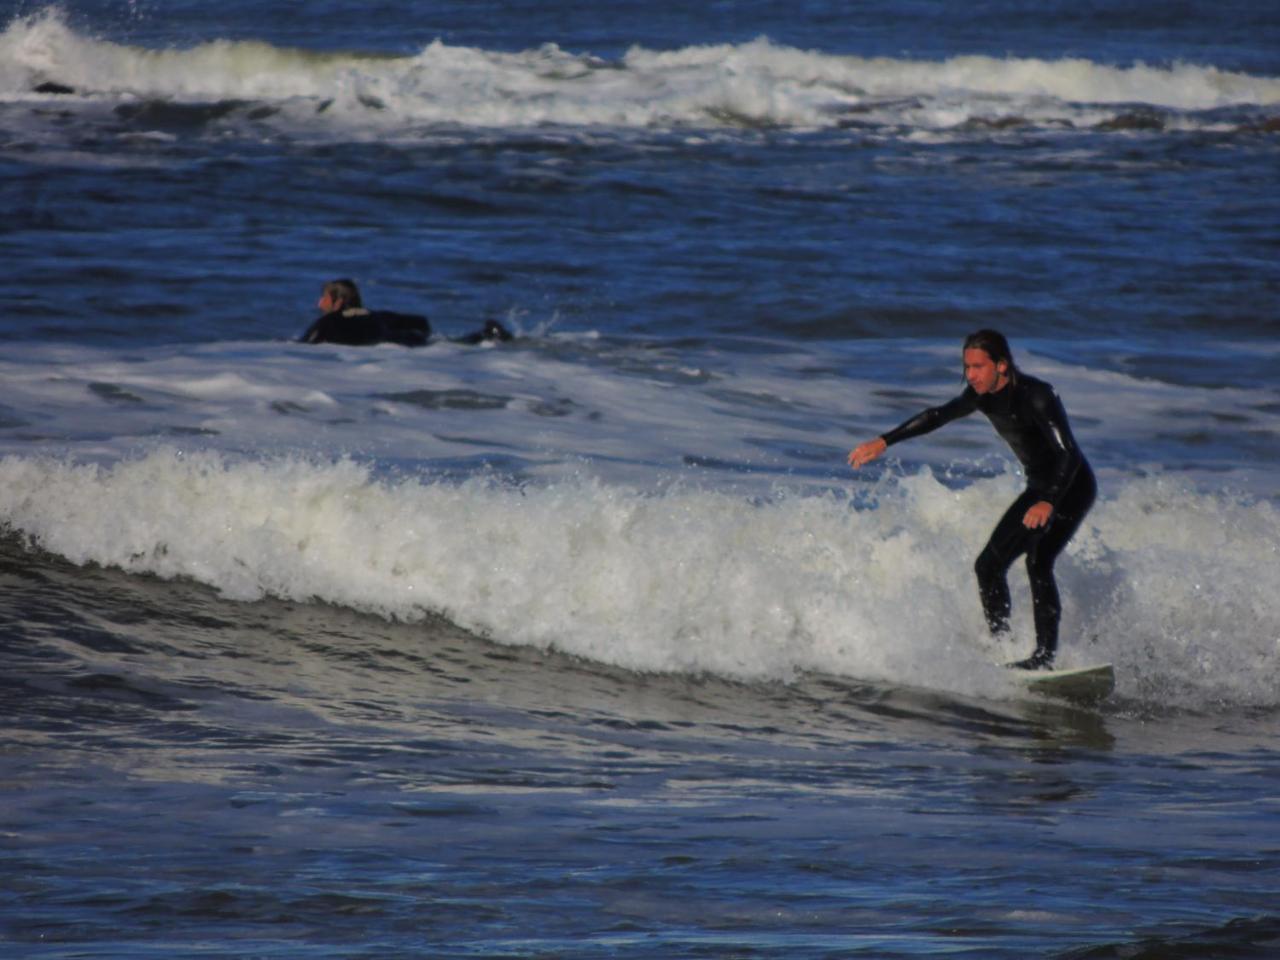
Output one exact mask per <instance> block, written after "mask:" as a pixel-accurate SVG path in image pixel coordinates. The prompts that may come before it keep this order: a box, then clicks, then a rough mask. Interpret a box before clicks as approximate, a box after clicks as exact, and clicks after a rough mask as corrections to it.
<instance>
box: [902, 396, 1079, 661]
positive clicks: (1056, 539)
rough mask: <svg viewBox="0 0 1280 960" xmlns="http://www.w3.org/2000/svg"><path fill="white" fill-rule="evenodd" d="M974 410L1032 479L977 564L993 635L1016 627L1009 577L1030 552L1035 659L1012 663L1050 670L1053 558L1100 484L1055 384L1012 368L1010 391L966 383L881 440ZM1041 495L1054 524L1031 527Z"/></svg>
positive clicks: (1054, 630) (1054, 624)
mask: <svg viewBox="0 0 1280 960" xmlns="http://www.w3.org/2000/svg"><path fill="white" fill-rule="evenodd" d="M975 410H981V411H982V412H983V413H984V414H986V416H987V419H988V420H990V421H991V425H992V426H993V427H995V428H996V432H997V433H999V434H1000V436H1001V437H1003V438H1004V441H1005V443H1007V444H1009V447H1010V449H1011V450H1013V454H1014V456H1016V457H1017V458H1018V460H1019V461H1020V462H1021V463H1022V467H1023V470H1024V471H1025V472H1026V476H1027V488H1026V490H1024V491H1023V492H1022V494H1021V495H1020V496H1019V497H1018V499H1016V500H1015V501H1014V502H1013V503H1012V504H1011V505H1010V506H1009V509H1008V510H1006V511H1005V514H1004V516H1003V517H1001V518H1000V522H999V523H998V524H996V528H995V530H994V531H993V532H992V534H991V539H990V540H989V541H987V545H986V547H985V548H984V549H983V551H982V553H981V554H980V555H979V557H978V560H977V563H975V564H974V571H975V572H976V573H977V575H978V592H979V594H980V596H981V597H982V611H983V613H984V614H985V615H986V618H987V625H988V626H989V627H990V628H991V632H992V633H993V634H1000V633H1005V632H1007V631H1008V630H1009V613H1010V610H1011V604H1010V600H1009V584H1008V581H1007V579H1006V574H1007V573H1008V570H1009V567H1010V566H1011V565H1012V564H1013V561H1014V560H1016V559H1017V558H1018V557H1019V556H1020V555H1021V554H1023V553H1025V554H1026V555H1027V576H1028V578H1029V579H1030V581H1031V605H1032V610H1033V611H1034V616H1035V624H1036V650H1035V653H1034V654H1032V655H1031V657H1030V658H1029V659H1027V660H1023V661H1021V662H1019V663H1017V664H1013V666H1019V667H1026V668H1030V669H1039V668H1043V667H1048V666H1049V665H1050V664H1051V663H1053V657H1054V654H1055V653H1056V652H1057V649H1058V623H1059V621H1060V620H1061V619H1062V603H1061V601H1060V599H1059V597H1058V585H1057V583H1056V582H1055V581H1054V578H1053V563H1054V561H1055V560H1057V559H1058V554H1059V553H1061V552H1062V548H1063V547H1065V546H1066V545H1067V541H1068V540H1070V539H1071V536H1072V534H1074V533H1075V532H1076V530H1077V528H1079V526H1080V522H1081V521H1082V520H1083V519H1084V516H1085V514H1086V513H1088V512H1089V508H1090V507H1091V506H1093V500H1094V497H1095V496H1096V495H1097V491H1098V488H1097V483H1096V481H1095V480H1094V476H1093V471H1092V470H1091V469H1090V468H1089V463H1088V461H1087V460H1085V458H1084V454H1083V453H1081V452H1080V448H1079V447H1078V446H1076V441H1075V438H1074V437H1073V436H1072V435H1071V428H1070V426H1068V424H1067V413H1066V411H1065V410H1064V409H1063V408H1062V402H1061V401H1060V400H1059V399H1058V395H1057V394H1056V393H1055V392H1054V390H1053V387H1051V386H1049V384H1047V383H1045V382H1044V381H1043V380H1037V379H1036V378H1035V377H1030V376H1027V375H1026V374H1025V373H1021V372H1018V371H1014V372H1013V374H1012V376H1011V378H1010V380H1009V382H1008V384H1006V385H1005V387H1004V388H1003V389H1001V390H997V391H995V392H994V393H986V394H979V393H978V392H977V391H976V390H974V389H973V387H965V389H964V392H963V393H962V394H960V396H958V397H956V398H955V399H954V400H952V401H950V402H949V403H945V404H943V405H942V406H940V407H931V408H929V409H928V410H925V411H923V412H921V413H919V414H917V415H916V416H914V417H912V418H911V419H910V420H908V421H907V422H906V423H904V424H902V425H901V426H898V427H895V428H894V429H893V430H890V431H889V432H888V433H886V434H884V436H883V438H882V439H883V440H884V442H885V443H886V444H887V445H889V446H892V445H893V444H895V443H898V442H900V441H902V440H907V439H909V438H911V437H918V436H920V435H921V434H925V433H929V432H931V431H933V430H937V429H938V428H939V427H941V426H943V425H944V424H947V423H950V422H951V421H953V420H958V419H959V418H961V417H967V416H968V415H969V414H971V413H973V412H974V411H975ZM1042 500H1044V501H1047V502H1048V503H1049V504H1051V505H1052V507H1053V513H1052V514H1051V515H1050V517H1049V522H1048V523H1047V524H1046V525H1045V526H1043V527H1040V528H1038V529H1034V530H1032V529H1028V528H1027V527H1026V526H1024V525H1023V522H1022V519H1023V517H1024V516H1025V515H1026V512H1027V510H1028V509H1029V508H1030V507H1031V506H1032V505H1033V504H1036V503H1039V502H1040V501H1042Z"/></svg>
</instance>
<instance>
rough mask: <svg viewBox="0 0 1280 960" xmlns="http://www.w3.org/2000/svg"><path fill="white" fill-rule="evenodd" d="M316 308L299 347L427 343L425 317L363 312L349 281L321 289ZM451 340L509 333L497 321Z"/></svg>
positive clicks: (483, 338) (482, 339) (491, 337)
mask: <svg viewBox="0 0 1280 960" xmlns="http://www.w3.org/2000/svg"><path fill="white" fill-rule="evenodd" d="M316 306H317V307H318V308H319V309H320V312H321V316H319V317H318V318H317V319H316V321H315V322H314V323H312V324H311V326H310V327H308V328H307V332H306V333H304V334H303V335H302V336H301V337H300V338H299V339H300V340H301V342H302V343H340V344H345V345H347V346H353V347H364V346H370V345H372V344H375V343H398V344H400V345H401V346H403V347H422V346H426V344H427V343H428V342H429V341H430V340H431V324H430V322H429V321H428V320H427V318H426V317H424V316H421V315H419V314H415V313H395V312H393V311H391V310H369V309H366V307H365V306H364V303H363V302H362V300H361V298H360V290H359V288H357V287H356V285H355V282H354V281H353V280H346V279H343V280H330V281H329V282H328V283H326V284H325V285H324V287H322V288H321V291H320V299H319V301H318V302H317V303H316ZM453 339H454V342H456V343H467V344H473V345H474V344H479V343H487V342H490V341H506V340H510V339H511V332H510V331H509V330H507V328H506V327H504V326H503V325H502V324H500V323H499V322H498V321H497V320H486V321H485V324H484V326H483V327H482V328H481V329H480V330H477V331H475V332H474V333H469V334H467V335H466V336H463V337H456V338H453Z"/></svg>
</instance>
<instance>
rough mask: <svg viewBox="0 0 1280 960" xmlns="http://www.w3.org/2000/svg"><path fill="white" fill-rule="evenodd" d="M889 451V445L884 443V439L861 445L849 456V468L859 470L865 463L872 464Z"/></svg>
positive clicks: (876, 439)
mask: <svg viewBox="0 0 1280 960" xmlns="http://www.w3.org/2000/svg"><path fill="white" fill-rule="evenodd" d="M887 449H889V445H888V444H887V443H885V442H884V437H876V438H875V439H874V440H868V441H867V442H866V443H860V444H858V446H856V447H854V448H853V450H852V451H851V452H850V454H849V466H851V467H853V469H855V470H857V469H858V468H859V467H860V466H862V465H863V464H864V463H870V462H871V461H872V460H874V459H875V458H876V457H878V456H880V454H882V453H884V452H885V451H886V450H887Z"/></svg>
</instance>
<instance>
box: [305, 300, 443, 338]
mask: <svg viewBox="0 0 1280 960" xmlns="http://www.w3.org/2000/svg"><path fill="white" fill-rule="evenodd" d="M430 339H431V324H430V323H429V322H427V318H426V317H421V316H418V315H417V314H413V313H393V312H392V311H390V310H366V309H365V308H364V307H346V308H344V309H341V310H334V311H333V312H331V313H326V314H325V315H324V316H322V317H320V318H318V319H317V320H316V321H315V323H313V324H311V326H310V327H308V328H307V332H306V333H304V334H303V335H302V336H301V337H299V340H300V341H301V342H302V343H340V344H345V345H346V346H350V347H366V346H371V345H372V344H375V343H398V344H400V345H401V346H404V347H423V346H426V344H427V342H428V341H429V340H430Z"/></svg>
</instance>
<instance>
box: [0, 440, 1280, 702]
mask: <svg viewBox="0 0 1280 960" xmlns="http://www.w3.org/2000/svg"><path fill="white" fill-rule="evenodd" d="M1015 491H1016V480H1015V478H1012V477H1001V478H997V479H995V480H991V481H983V482H981V483H977V484H974V485H972V486H970V487H968V488H965V489H963V490H959V491H957V490H952V489H950V488H949V487H947V486H946V485H943V484H941V483H939V482H938V481H937V480H935V479H934V478H933V476H932V475H931V473H929V472H928V471H924V472H922V473H920V474H918V475H915V476H911V477H908V478H904V479H903V480H901V481H900V482H894V483H888V484H885V485H884V486H883V487H882V489H881V490H880V491H879V493H880V499H879V504H878V506H877V507H876V508H875V509H854V508H853V506H852V505H851V504H850V502H849V501H848V500H847V499H845V498H843V497H840V496H836V495H831V494H827V495H806V496H801V495H779V496H776V497H774V498H771V499H768V500H763V501H761V500H759V499H747V498H743V497H741V496H737V495H734V494H730V493H722V492H715V491H711V490H701V489H692V488H687V487H682V486H675V487H671V488H668V489H666V490H665V491H658V492H648V493H646V492H642V491H639V490H636V489H634V488H630V487H626V486H619V485H614V484H604V483H600V482H598V481H594V480H579V481H574V480H564V481H559V482H554V483H549V484H545V485H544V484H536V485H524V486H521V487H513V486H510V485H504V484H498V483H493V482H489V481H485V480H479V479H472V480H469V481H466V482H462V483H457V484H455V483H447V482H442V481H440V480H436V479H433V478H431V477H430V476H420V477H400V478H397V479H394V480H392V479H386V478H383V479H379V478H377V477H376V476H375V475H374V473H373V472H372V471H371V469H370V468H369V467H367V466H363V465H358V464H356V463H354V462H352V461H338V462H328V463H325V462H313V461H307V460H302V459H298V458H283V459H271V460H257V461H253V460H241V459H235V458H227V457H224V456H221V455H218V454H213V453H201V454H195V455H187V454H183V453H181V452H178V451H176V450H172V449H167V450H157V451H154V452H152V453H150V454H148V455H146V456H143V457H141V458H139V459H136V460H129V461H122V462H118V463H115V464H113V465H110V466H104V465H99V464H83V463H81V464H77V463H74V462H70V461H67V460H63V459H46V458H38V457H18V456H8V457H5V458H3V459H2V460H0V522H2V523H3V524H4V525H6V526H7V527H10V528H12V529H14V530H18V531H21V532H22V533H24V534H25V535H27V536H29V537H30V538H31V539H32V540H34V541H35V542H36V543H38V544H39V545H40V546H42V547H44V548H45V549H48V550H51V551H54V552H56V553H58V554H60V555H62V556H65V557H67V558H69V559H70V560H72V561H74V562H76V563H89V562H93V563H100V564H108V565H113V566H118V567H120V568H122V569H125V570H129V571H137V572H147V573H152V574H156V575H159V576H162V577H191V578H194V579H196V580H199V581H201V582H204V583H207V584H210V585H212V586H214V587H216V588H217V589H218V590H219V591H221V592H222V593H223V594H225V595H226V596H228V597H231V598H234V599H238V600H252V599H254V598H257V597H262V596H267V595H270V596H277V597H285V598H291V599H296V600H303V601H306V600H312V599H320V600H325V601H328V602H331V603H336V604H342V605H346V606H350V607H353V608H355V609H359V610H363V611H368V612H370V613H374V614H377V615H379V616H384V617H389V618H396V619H400V620H408V621H412V620H414V619H417V618H419V617H421V616H422V615H423V614H424V613H425V612H427V611H432V612H437V613H441V614H443V615H445V616H447V617H449V618H450V619H451V620H453V621H455V622H456V623H459V624H461V625H462V626H464V627H467V628H469V629H471V630H474V631H476V632H478V633H481V634H483V635H486V636H489V637H491V638H493V639H495V640H497V641H500V642H502V643H507V644H518V645H529V646H534V647H539V648H555V649H557V650H561V651H564V652H567V653H571V654H574V655H578V656H583V657H587V658H591V659H593V660H596V661H599V662H602V663H609V664H614V665H618V666H622V667H625V668H629V669H636V670H644V671H674V672H689V673H713V674H716V675H721V676H728V677H737V678H752V679H762V678H768V679H786V678H788V677H791V676H793V675H794V674H795V673H796V672H797V671H819V672H822V673H827V674H835V675H842V676H849V677H857V678H862V679H877V680H885V681H889V682H895V683H908V684H912V685H919V686H930V687H935V688H939V689H948V690H955V691H959V692H964V693H983V694H990V695H1001V694H1002V693H1010V694H1011V691H1010V690H1008V689H1007V686H1006V685H1007V681H1006V680H1005V679H1004V677H1003V675H1002V673H1001V671H1000V670H999V668H998V667H996V666H994V665H993V664H994V663H995V662H998V661H999V660H1000V659H1002V658H1005V657H1009V656H1012V655H1014V654H1016V653H1018V652H1020V651H1019V649H1017V648H1016V645H1010V646H1007V647H1004V648H1000V649H995V648H991V647H990V644H989V642H988V641H984V640H983V639H982V638H983V627H982V623H981V617H980V614H979V611H978V604H977V600H976V597H975V595H974V593H975V591H974V587H973V584H972V579H971V572H970V563H969V561H970V557H971V556H972V555H973V554H974V553H975V552H976V550H977V549H978V548H979V547H980V545H981V540H982V539H983V537H984V536H985V532H986V530H987V528H988V527H989V526H990V525H991V523H992V522H993V520H994V513H995V512H998V511H999V509H1000V508H1001V507H1002V505H1003V503H1004V501H1006V500H1007V499H1009V498H1010V497H1011V496H1012V495H1013V493H1014V492H1015ZM1277 543H1280V517H1278V516H1277V515H1276V512H1275V510H1274V509H1272V508H1271V507H1270V506H1268V505H1267V504H1259V503H1246V502H1233V501H1229V500H1225V499H1220V498H1216V497H1211V496H1209V497H1207V496H1205V495H1201V494H1193V493H1190V492H1187V491H1178V490H1170V489H1168V488H1167V487H1166V486H1163V485H1162V484H1161V483H1160V482H1157V481H1142V480H1139V481H1132V482H1130V483H1128V484H1126V485H1125V486H1124V487H1123V488H1122V489H1121V490H1120V491H1119V493H1118V494H1117V495H1116V496H1115V497H1114V498H1111V499H1109V500H1106V501H1104V502H1102V503H1101V504H1100V505H1099V507H1098V509H1097V510H1096V512H1095V514H1094V515H1093V516H1091V518H1090V523H1089V524H1088V525H1087V527H1086V529H1085V530H1084V531H1083V532H1082V533H1081V535H1080V536H1079V538H1078V540H1077V541H1075V542H1073V544H1072V546H1071V547H1070V548H1069V550H1068V553H1067V554H1066V555H1065V556H1064V558H1063V559H1062V560H1061V561H1060V564H1059V576H1060V579H1061V581H1062V586H1063V593H1064V596H1065V598H1066V607H1065V624H1066V634H1065V636H1066V641H1065V643H1064V650H1063V662H1064V663H1065V664H1068V665H1069V664H1072V663H1075V662H1083V661H1087V660H1094V659H1098V658H1104V659H1109V660H1114V661H1115V662H1116V663H1117V665H1118V668H1119V675H1120V690H1121V692H1122V694H1124V695H1127V696H1130V697H1137V698H1147V699H1152V700H1155V701H1156V702H1159V703H1161V704H1165V705H1168V704H1181V705H1184V706H1189V707H1195V708H1204V707H1206V706H1210V707H1211V706H1215V705H1220V704H1228V705H1231V706H1239V705H1242V704H1265V705H1275V704H1276V703H1277V702H1280V697H1278V695H1277V689H1276V686H1275V684H1274V678H1275V676H1276V675H1277V668H1278V667H1280V608H1277V607H1276V605H1275V603H1274V597H1275V596H1277V595H1280V564H1278V563H1276V560H1277V557H1276V549H1277V548H1276V544H1277ZM1012 583H1013V585H1014V597H1015V604H1016V605H1017V607H1018V611H1017V622H1016V626H1017V628H1018V630H1019V632H1020V634H1021V636H1022V637H1023V638H1024V640H1022V641H1020V643H1027V642H1028V641H1026V640H1025V638H1026V637H1028V636H1029V631H1030V626H1029V623H1028V614H1027V610H1026V607H1027V601H1026V591H1025V586H1024V585H1023V583H1022V578H1021V576H1020V571H1017V570H1015V571H1014V576H1013V578H1012ZM1094 634H1096V635H1097V636H1098V637H1100V639H1099V640H1097V641H1096V642H1093V643H1086V642H1084V641H1082V640H1081V639H1080V638H1083V637H1088V636H1091V635H1094Z"/></svg>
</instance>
